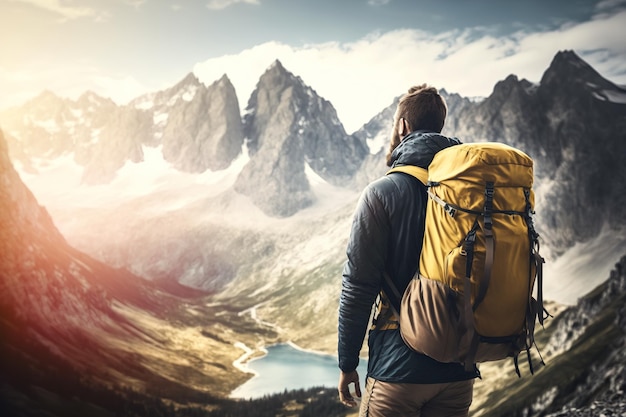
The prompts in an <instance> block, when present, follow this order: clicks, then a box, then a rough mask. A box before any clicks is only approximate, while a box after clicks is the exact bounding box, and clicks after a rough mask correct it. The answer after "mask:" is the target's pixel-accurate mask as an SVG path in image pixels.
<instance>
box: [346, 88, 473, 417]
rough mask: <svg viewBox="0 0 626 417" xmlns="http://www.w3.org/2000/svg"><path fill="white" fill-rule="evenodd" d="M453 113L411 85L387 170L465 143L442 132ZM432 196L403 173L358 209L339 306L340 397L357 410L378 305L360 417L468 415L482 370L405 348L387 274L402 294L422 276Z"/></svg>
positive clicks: (384, 181)
mask: <svg viewBox="0 0 626 417" xmlns="http://www.w3.org/2000/svg"><path fill="white" fill-rule="evenodd" d="M446 115H447V107H446V104H445V101H444V100H443V98H442V97H441V96H440V95H439V94H438V92H437V90H436V89H435V88H433V87H429V86H427V85H420V86H416V87H412V88H411V89H410V90H409V92H408V93H407V94H405V95H404V96H402V97H401V99H400V101H399V104H398V107H397V110H396V114H395V116H394V126H393V130H392V133H391V143H390V147H389V152H388V154H387V165H388V166H390V167H394V166H399V165H416V166H419V167H422V168H428V165H429V164H430V162H431V161H432V159H433V156H434V155H435V154H436V153H437V152H438V151H440V150H441V149H444V148H447V147H449V146H453V145H457V144H459V143H460V142H459V141H458V140H457V139H454V138H447V137H445V136H443V135H441V134H440V132H441V130H442V128H443V125H444V121H445V118H446ZM427 199H428V196H427V192H426V187H425V186H424V185H423V184H422V183H421V182H419V181H418V180H417V179H416V178H414V177H412V176H410V175H408V174H405V173H401V172H394V173H390V174H389V175H386V176H385V177H383V178H380V179H378V180H377V181H374V182H372V183H371V184H370V185H368V186H367V187H366V188H365V190H364V191H363V194H362V195H361V198H360V200H359V203H358V205H357V208H356V211H355V214H354V219H353V223H352V230H351V234H350V241H349V243H348V248H347V256H348V260H347V262H346V264H345V266H344V271H343V282H342V291H341V299H340V306H339V327H338V331H339V334H338V336H339V344H338V352H339V368H340V370H341V372H340V378H339V397H340V400H341V401H342V402H343V403H344V404H345V405H347V406H350V407H354V406H356V404H357V403H356V400H355V399H354V398H353V396H352V394H351V393H350V389H349V387H350V385H352V384H354V388H355V393H356V396H357V397H360V396H361V387H360V382H359V375H358V373H357V371H356V367H357V365H358V361H359V352H360V349H361V346H362V344H363V340H364V338H365V333H366V331H367V327H368V324H369V317H370V312H371V310H372V305H373V304H374V303H375V302H376V299H377V297H378V296H379V295H380V298H379V299H378V300H379V301H378V303H377V307H378V309H377V315H376V318H375V320H374V322H373V326H372V328H371V330H370V332H369V338H368V345H369V362H368V372H367V383H366V387H365V395H364V397H363V400H362V401H361V408H360V416H370V417H377V416H384V417H393V416H422V417H428V416H467V415H468V410H469V406H470V404H471V402H472V390H473V383H474V378H475V377H476V376H477V371H476V370H474V371H472V372H466V371H465V369H464V367H463V365H461V364H458V363H440V362H437V361H435V360H434V359H432V358H430V357H428V356H426V355H423V354H420V353H417V352H415V351H413V350H411V349H410V348H409V347H407V346H406V345H405V343H404V342H403V340H402V337H401V335H400V331H399V329H398V323H397V317H395V314H394V312H393V310H394V309H392V308H390V304H391V306H394V307H395V311H399V308H400V299H398V298H399V297H396V296H394V295H393V292H392V289H391V288H390V287H389V285H388V284H387V283H386V282H385V274H386V275H387V276H388V277H389V278H390V279H391V280H393V282H394V284H395V287H396V288H397V289H398V290H399V291H400V292H403V291H404V289H405V288H406V287H407V285H408V283H409V282H410V280H411V279H412V278H413V276H414V275H415V273H416V272H417V268H418V264H419V254H420V251H421V248H422V240H423V236H424V218H425V213H426V202H427Z"/></svg>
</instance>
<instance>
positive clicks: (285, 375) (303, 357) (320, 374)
mask: <svg viewBox="0 0 626 417" xmlns="http://www.w3.org/2000/svg"><path fill="white" fill-rule="evenodd" d="M247 368H248V369H249V370H250V371H252V372H255V373H256V376H254V377H253V378H252V379H250V380H249V381H247V382H246V383H245V384H243V385H241V386H239V387H238V388H237V389H236V390H234V391H233V392H232V393H231V396H232V397H235V398H258V397H262V396H264V395H269V394H276V393H280V392H284V391H285V389H287V390H294V389H301V388H312V387H319V386H324V387H328V388H331V387H337V382H338V381H339V368H338V367H337V358H336V357H335V356H331V355H324V354H319V353H314V352H307V351H302V350H298V349H295V348H294V347H293V346H291V345H289V344H278V345H273V346H269V347H268V348H267V355H265V356H263V357H261V358H258V359H254V360H252V361H250V362H248V364H247ZM358 372H359V377H360V378H361V388H365V375H366V374H367V361H366V360H363V359H361V361H360V363H359V367H358Z"/></svg>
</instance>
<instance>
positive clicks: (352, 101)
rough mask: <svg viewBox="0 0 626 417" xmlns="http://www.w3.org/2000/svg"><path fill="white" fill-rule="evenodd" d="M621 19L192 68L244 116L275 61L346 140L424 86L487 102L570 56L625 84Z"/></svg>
mask: <svg viewBox="0 0 626 417" xmlns="http://www.w3.org/2000/svg"><path fill="white" fill-rule="evenodd" d="M623 27H626V12H622V13H618V14H616V15H613V16H605V17H604V18H597V19H594V20H592V21H589V22H585V23H581V24H575V25H565V26H563V27H561V28H559V29H557V30H553V31H546V32H541V33H526V32H523V31H520V32H517V33H515V34H514V35H512V36H508V37H494V36H493V35H491V34H489V31H485V30H482V29H481V30H480V31H476V30H467V31H451V32H447V33H443V34H440V35H437V36H433V35H432V34H430V33H427V32H423V31H419V30H398V31H393V32H387V33H382V34H381V33H374V34H371V35H370V36H368V37H366V38H364V39H361V40H359V41H357V42H353V43H338V42H330V43H325V44H313V45H306V46H303V47H298V48H295V47H291V46H289V45H285V44H281V43H277V42H269V43H265V44H262V45H258V46H255V47H254V48H251V49H247V50H245V51H242V52H241V53H240V54H238V55H229V56H223V57H219V58H213V59H209V60H207V61H204V62H201V63H198V64H197V65H196V66H195V68H194V73H195V74H196V75H197V76H198V77H199V78H200V79H201V80H203V81H204V82H205V83H207V84H210V83H211V82H213V81H214V80H216V79H218V78H219V77H221V75H222V74H224V73H226V74H227V75H228V76H229V78H230V79H231V81H232V82H233V84H234V85H235V89H236V90H237V94H238V97H239V100H240V106H241V107H242V109H243V108H245V106H246V105H247V100H248V98H249V97H250V94H251V93H252V91H253V89H254V88H255V85H256V83H257V81H258V79H259V77H260V75H261V74H262V73H263V72H264V71H265V70H266V69H267V68H268V66H269V65H270V64H271V63H272V62H273V61H274V60H275V59H279V60H280V61H281V62H282V63H283V65H284V66H285V68H287V69H288V70H289V71H291V72H292V73H294V74H296V75H298V76H300V77H301V78H302V79H303V80H304V82H305V83H306V84H308V85H309V86H311V87H312V88H314V89H315V90H316V91H317V92H318V94H320V95H321V96H322V97H324V98H326V99H327V100H329V101H331V102H332V103H333V105H334V106H335V108H336V109H337V113H338V115H339V118H340V119H341V121H342V122H343V123H344V125H345V126H346V130H348V131H349V132H351V131H353V130H356V129H358V128H359V127H360V126H361V125H362V124H363V123H365V122H367V121H368V120H369V119H370V118H371V117H373V116H374V115H376V114H377V113H378V112H379V111H381V110H382V109H383V108H384V107H386V106H388V105H389V104H391V102H392V100H393V98H394V97H396V96H398V95H400V94H402V93H403V92H405V91H406V90H407V89H408V87H410V86H411V85H414V84H419V83H424V82H426V83H429V84H432V85H434V86H436V87H438V88H445V89H446V90H447V91H449V92H457V93H459V94H461V95H464V96H467V97H473V96H487V95H489V94H490V93H491V91H492V89H493V87H494V85H495V84H496V83H497V82H498V81H500V80H503V79H504V78H506V77H507V76H508V75H510V74H515V75H517V76H518V77H519V78H526V79H528V80H530V81H531V82H538V81H539V80H540V79H541V76H542V74H543V72H544V71H545V70H546V69H547V68H548V66H549V65H550V62H551V60H552V58H553V57H554V55H555V54H556V53H557V52H558V51H560V50H566V49H571V50H574V51H575V52H577V53H578V54H579V55H580V56H581V57H582V58H583V59H585V60H587V61H588V62H589V63H590V64H591V65H592V66H593V67H594V68H596V70H598V71H599V72H600V73H601V74H603V75H604V76H605V77H607V78H609V79H610V80H612V81H614V82H616V83H618V84H619V83H622V84H623V83H626V72H624V67H625V66H626V62H625V56H624V55H625V53H626V51H625V44H624V42H623V38H622V36H621V34H623V29H621V28H623Z"/></svg>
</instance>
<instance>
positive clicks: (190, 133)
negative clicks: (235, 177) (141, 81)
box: [129, 73, 244, 173]
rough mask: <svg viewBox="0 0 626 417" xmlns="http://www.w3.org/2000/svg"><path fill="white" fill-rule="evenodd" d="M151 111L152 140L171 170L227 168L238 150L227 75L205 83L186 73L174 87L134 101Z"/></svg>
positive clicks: (237, 122) (239, 130) (238, 126)
mask: <svg viewBox="0 0 626 417" xmlns="http://www.w3.org/2000/svg"><path fill="white" fill-rule="evenodd" d="M129 105H130V107H134V108H137V109H142V110H146V111H149V112H151V113H152V119H153V121H154V127H153V130H154V142H155V143H156V144H161V145H162V151H163V157H164V159H165V160H166V161H168V162H170V163H171V164H172V165H173V166H174V167H175V168H177V169H179V170H181V171H184V172H192V173H200V172H204V171H206V170H207V169H208V170H211V171H218V170H221V169H224V168H227V167H228V166H229V165H230V163H231V162H232V161H233V160H234V159H235V157H237V156H238V155H239V153H240V152H241V146H242V144H243V139H244V137H243V125H242V123H241V117H240V115H239V114H240V111H239V102H238V100H237V95H236V94H235V88H234V87H233V85H232V83H231V82H230V80H229V79H228V77H227V76H226V75H224V76H222V78H220V79H219V80H217V81H215V82H214V83H212V84H211V85H209V86H208V87H206V86H204V84H202V83H201V82H200V81H199V80H198V78H197V77H196V76H195V75H194V74H193V73H189V74H188V75H187V76H186V77H185V78H184V79H183V80H181V81H180V82H179V83H177V84H176V85H175V86H173V87H171V88H169V89H167V90H163V91H160V92H158V93H155V94H148V95H145V96H142V97H139V98H137V99H135V100H133V101H132V102H131V103H130V104H129Z"/></svg>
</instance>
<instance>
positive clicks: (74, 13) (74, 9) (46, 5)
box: [9, 0, 99, 20]
mask: <svg viewBox="0 0 626 417" xmlns="http://www.w3.org/2000/svg"><path fill="white" fill-rule="evenodd" d="M9 1H12V2H14V3H26V4H30V5H32V6H35V7H39V8H41V9H44V10H47V11H50V12H53V13H55V14H57V15H59V16H61V18H62V19H63V20H72V19H78V18H81V17H98V15H99V13H98V12H97V11H96V10H95V9H92V8H89V7H80V6H70V5H65V4H62V3H61V1H59V0H9Z"/></svg>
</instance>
